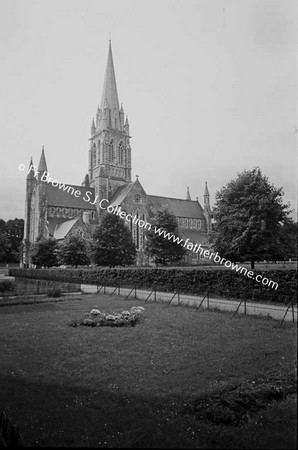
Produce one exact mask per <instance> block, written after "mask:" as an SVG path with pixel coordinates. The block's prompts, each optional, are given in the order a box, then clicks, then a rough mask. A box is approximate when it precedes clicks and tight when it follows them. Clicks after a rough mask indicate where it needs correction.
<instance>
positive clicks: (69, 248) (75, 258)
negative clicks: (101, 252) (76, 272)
mask: <svg viewBox="0 0 298 450" xmlns="http://www.w3.org/2000/svg"><path fill="white" fill-rule="evenodd" d="M56 254H57V258H58V263H59V264H66V265H70V266H76V267H77V266H78V265H84V264H89V262H90V261H89V258H88V255H87V245H86V242H85V241H84V239H83V238H82V237H81V236H75V235H73V236H70V237H69V238H67V239H65V240H64V241H63V242H62V243H61V244H60V245H59V247H58V249H57V252H56Z"/></svg>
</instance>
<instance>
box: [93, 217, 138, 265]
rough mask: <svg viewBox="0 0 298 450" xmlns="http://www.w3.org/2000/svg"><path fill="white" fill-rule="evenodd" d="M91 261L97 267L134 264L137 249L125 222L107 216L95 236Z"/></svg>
mask: <svg viewBox="0 0 298 450" xmlns="http://www.w3.org/2000/svg"><path fill="white" fill-rule="evenodd" d="M90 250H91V259H92V261H93V262H94V263H95V264H96V265H97V266H109V267H115V266H128V265H132V264H134V261H135V257H136V248H135V245H134V243H133V240H132V236H131V233H130V231H129V229H128V228H127V227H126V225H125V224H124V223H123V220H122V219H120V218H119V217H118V216H115V215H114V214H107V215H106V216H105V217H104V218H103V220H102V223H101V225H100V226H99V227H97V228H96V230H95V232H94V234H93V241H92V243H91V246H90Z"/></svg>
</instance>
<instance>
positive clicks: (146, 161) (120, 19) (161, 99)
mask: <svg viewBox="0 0 298 450" xmlns="http://www.w3.org/2000/svg"><path fill="white" fill-rule="evenodd" d="M0 4H1V16H0V56H1V72H0V86H1V97H0V123H1V133H0V152H1V177H0V218H2V219H5V220H8V219H12V218H15V217H19V218H21V217H22V218H23V217H24V202H25V172H20V171H19V170H18V166H19V164H21V163H24V164H26V166H28V164H29V159H30V156H32V157H33V160H34V163H35V164H38V160H39V157H40V153H41V147H42V145H44V146H45V152H46V158H47V163H48V170H49V172H50V175H51V176H52V177H53V178H55V179H57V180H59V181H63V182H66V183H72V184H81V182H82V180H83V177H84V175H85V173H86V172H87V169H88V166H87V164H88V149H89V142H88V139H89V137H90V126H91V120H92V117H93V116H95V114H96V109H97V105H98V104H99V103H100V100H101V93H102V87H103V79H104V73H105V66H106V59H107V52H108V41H109V33H111V39H112V48H113V56H114V65H115V72H116V80H117V86H118V96H119V101H120V102H122V103H123V107H124V112H125V114H128V117H129V122H130V132H131V135H132V139H131V146H132V166H133V167H132V168H133V171H132V173H133V179H135V175H136V174H138V175H139V177H140V178H139V179H140V182H141V183H142V185H143V187H144V189H145V191H146V192H147V193H148V194H154V195H164V196H169V197H178V198H185V195H186V187H187V186H189V187H190V193H191V196H192V199H195V198H196V197H197V196H198V197H199V200H200V201H201V203H202V196H203V192H204V183H205V181H208V186H209V191H210V194H211V201H212V202H213V201H214V194H215V192H216V191H217V190H219V189H220V188H221V187H222V186H224V185H225V184H226V183H227V182H228V181H229V180H230V179H231V178H234V177H236V176H237V173H238V172H241V171H243V170H244V169H252V168H253V167H254V166H259V167H260V168H261V169H262V171H263V173H264V174H265V175H267V176H268V177H269V180H270V181H271V182H272V183H273V184H274V185H275V186H276V187H283V189H284V192H285V197H284V199H285V201H286V202H288V201H290V202H291V205H292V208H296V157H295V147H296V139H297V129H296V126H297V124H296V123H295V120H296V111H295V104H296V101H297V96H296V73H295V54H296V52H297V47H296V39H295V28H296V17H297V8H296V1H295V0H278V1H275V0H195V1H194V0H181V1H180V0H179V1H177V0H150V1H148V0H109V1H107V0H42V1H41V0H0Z"/></svg>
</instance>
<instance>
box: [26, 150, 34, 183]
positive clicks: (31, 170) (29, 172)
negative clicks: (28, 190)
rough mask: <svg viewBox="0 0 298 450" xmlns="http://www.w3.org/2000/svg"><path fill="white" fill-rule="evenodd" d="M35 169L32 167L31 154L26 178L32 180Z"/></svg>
mask: <svg viewBox="0 0 298 450" xmlns="http://www.w3.org/2000/svg"><path fill="white" fill-rule="evenodd" d="M35 170H36V169H35V167H34V164H33V160H32V156H31V159H30V164H29V170H28V173H27V180H34V175H35Z"/></svg>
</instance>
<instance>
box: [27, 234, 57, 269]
mask: <svg viewBox="0 0 298 450" xmlns="http://www.w3.org/2000/svg"><path fill="white" fill-rule="evenodd" d="M57 247H58V244H57V241H56V240H55V239H51V238H50V239H43V238H42V237H40V238H38V239H37V241H36V242H35V244H33V248H32V252H31V260H32V263H33V264H36V266H37V267H52V266H57V264H58V261H57V254H56V253H57Z"/></svg>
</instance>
